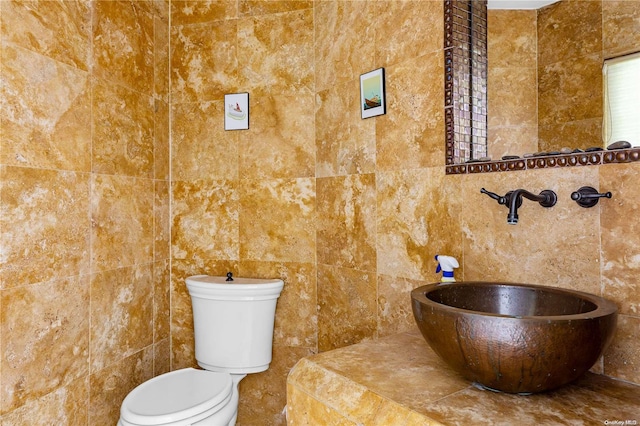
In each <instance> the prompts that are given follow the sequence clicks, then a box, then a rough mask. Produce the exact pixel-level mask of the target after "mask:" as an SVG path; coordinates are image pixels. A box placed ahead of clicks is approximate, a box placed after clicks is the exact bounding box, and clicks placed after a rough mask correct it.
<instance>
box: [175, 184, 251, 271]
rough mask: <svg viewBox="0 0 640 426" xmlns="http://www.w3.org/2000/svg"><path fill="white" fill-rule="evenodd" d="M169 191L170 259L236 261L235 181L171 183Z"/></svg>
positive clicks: (237, 234) (237, 245)
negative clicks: (170, 218) (170, 194)
mask: <svg viewBox="0 0 640 426" xmlns="http://www.w3.org/2000/svg"><path fill="white" fill-rule="evenodd" d="M172 191H173V204H172V225H171V233H172V237H171V244H172V256H173V258H174V259H197V260H199V261H205V260H208V259H217V260H237V259H238V256H239V251H240V242H239V239H238V237H239V230H238V226H239V225H238V223H239V218H238V215H239V210H240V200H239V195H238V188H237V182H234V181H229V180H197V181H189V182H174V183H173V186H172Z"/></svg>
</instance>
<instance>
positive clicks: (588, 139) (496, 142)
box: [445, 0, 640, 168]
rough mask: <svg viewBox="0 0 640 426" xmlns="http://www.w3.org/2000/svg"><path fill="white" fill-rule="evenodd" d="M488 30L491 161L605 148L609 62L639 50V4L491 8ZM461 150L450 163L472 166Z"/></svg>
mask: <svg viewBox="0 0 640 426" xmlns="http://www.w3.org/2000/svg"><path fill="white" fill-rule="evenodd" d="M447 3H451V2H447V1H445V15H446V11H447ZM454 3H455V2H454ZM459 3H467V2H464V1H461V2H459ZM471 3H476V2H471ZM446 19H447V18H446V16H445V38H446V34H447V30H446ZM487 26H488V30H487V51H488V52H487V57H488V69H487V90H488V96H487V98H488V99H487V103H488V108H487V111H488V120H487V126H488V127H487V128H488V130H487V139H488V141H487V143H488V147H487V154H486V155H487V156H489V157H491V158H492V159H493V160H499V159H501V158H502V157H503V156H504V155H515V156H520V157H522V156H523V154H525V153H536V152H557V151H560V150H561V149H562V148H566V149H568V150H570V149H575V148H580V149H586V148H589V147H603V142H602V137H601V133H602V115H603V114H602V110H603V106H602V105H603V101H602V99H603V97H602V63H603V60H604V59H607V58H611V57H615V56H620V55H623V54H628V53H631V52H634V51H638V49H639V48H640V2H628V1H609V0H603V1H590V2H573V1H567V0H562V1H560V2H558V3H554V4H551V5H548V6H545V7H543V8H541V9H537V10H535V9H534V10H495V9H490V10H488V12H487ZM445 52H446V44H445ZM445 55H446V53H445ZM445 117H446V110H445ZM457 146H458V144H457V142H453V147H451V148H450V147H449V139H447V164H457V163H461V162H464V161H466V160H465V159H464V157H455V155H453V154H454V152H455V148H456V147H457ZM450 152H451V155H450ZM592 160H593V161H594V163H596V164H599V163H598V162H597V161H599V160H597V159H596V158H593V159H592ZM585 161H586V162H587V163H589V162H590V161H591V160H585ZM520 166H522V167H520ZM514 167H515V168H524V167H525V166H524V162H521V164H520V165H519V166H514Z"/></svg>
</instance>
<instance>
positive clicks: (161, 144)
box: [153, 100, 171, 180]
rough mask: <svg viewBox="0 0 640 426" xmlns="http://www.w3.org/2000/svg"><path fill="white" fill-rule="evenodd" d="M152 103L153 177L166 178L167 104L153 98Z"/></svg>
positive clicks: (167, 159) (167, 173)
mask: <svg viewBox="0 0 640 426" xmlns="http://www.w3.org/2000/svg"><path fill="white" fill-rule="evenodd" d="M154 105H155V115H154V130H153V131H154V135H153V136H154V145H153V166H154V175H153V176H154V178H155V179H163V180H168V179H169V171H170V165H169V164H170V160H171V147H170V143H169V141H170V140H171V138H170V135H169V125H170V120H169V115H170V113H169V106H168V105H167V104H166V103H165V102H163V101H160V100H155V101H154Z"/></svg>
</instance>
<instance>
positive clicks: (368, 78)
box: [360, 68, 387, 119]
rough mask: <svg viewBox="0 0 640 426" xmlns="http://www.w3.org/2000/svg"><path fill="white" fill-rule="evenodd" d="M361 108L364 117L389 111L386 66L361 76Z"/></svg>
mask: <svg viewBox="0 0 640 426" xmlns="http://www.w3.org/2000/svg"><path fill="white" fill-rule="evenodd" d="M360 109H361V112H362V118H363V119H364V118H369V117H375V116H376V115H383V114H386V113H387V108H386V103H385V94H384V68H378V69H377V70H373V71H369V72H368V73H366V74H362V75H361V76H360Z"/></svg>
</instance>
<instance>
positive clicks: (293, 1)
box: [238, 0, 314, 16]
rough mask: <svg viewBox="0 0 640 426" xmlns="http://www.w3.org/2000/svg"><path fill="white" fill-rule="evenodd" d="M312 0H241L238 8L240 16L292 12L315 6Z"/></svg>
mask: <svg viewBox="0 0 640 426" xmlns="http://www.w3.org/2000/svg"><path fill="white" fill-rule="evenodd" d="M313 3H314V2H313V1H312V0H279V1H263V0H240V1H238V9H239V14H240V16H254V15H268V14H272V13H282V12H290V11H293V10H300V9H311V8H313V6H314V4H313Z"/></svg>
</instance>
